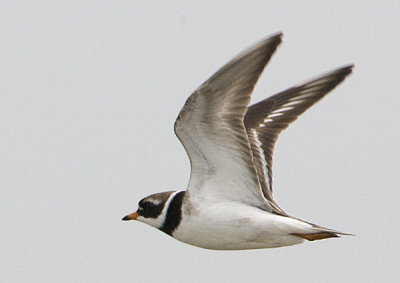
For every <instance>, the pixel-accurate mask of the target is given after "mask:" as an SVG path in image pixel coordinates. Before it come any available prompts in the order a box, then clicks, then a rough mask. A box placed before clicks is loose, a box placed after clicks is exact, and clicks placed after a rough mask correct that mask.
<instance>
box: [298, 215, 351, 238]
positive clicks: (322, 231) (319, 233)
mask: <svg viewBox="0 0 400 283" xmlns="http://www.w3.org/2000/svg"><path fill="white" fill-rule="evenodd" d="M296 219H297V218H296ZM297 220H299V221H301V222H304V223H307V224H309V225H311V226H312V228H313V230H314V231H310V232H303V233H292V235H294V236H297V237H300V238H303V239H306V240H308V241H315V240H323V239H328V238H339V237H340V236H355V235H354V234H348V233H343V232H339V231H336V230H332V229H329V228H325V227H322V226H319V225H316V224H313V223H310V222H307V221H304V220H300V219H297Z"/></svg>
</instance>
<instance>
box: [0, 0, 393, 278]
mask: <svg viewBox="0 0 400 283" xmlns="http://www.w3.org/2000/svg"><path fill="white" fill-rule="evenodd" d="M0 15H1V17H0V26H1V28H0V36H1V37H0V48H1V53H0V56H1V62H0V64H1V75H0V92H1V94H0V118H1V119H0V137H1V139H0V162H1V163H0V186H1V198H0V214H1V241H0V249H1V250H0V260H1V261H0V268H1V271H0V281H2V282H188V281H191V282H267V281H268V282H289V281H290V282H355V281H358V282H378V281H379V282H398V281H399V280H400V276H399V262H400V246H399V237H400V235H399V232H400V230H399V213H400V210H399V201H400V198H399V196H400V193H399V183H400V182H399V181H400V180H399V179H400V178H399V169H400V168H399V157H400V156H399V142H400V131H399V120H400V119H399V117H400V116H399V115H400V114H399V113H400V104H399V101H400V100H399V95H400V93H399V90H400V88H399V86H400V83H399V82H400V80H399V75H400V72H399V71H400V67H399V66H400V55H399V51H400V36H399V35H400V33H399V32H400V30H399V17H400V4H399V1H397V0H394V1H382V0H381V1H134V0H130V1H15V0H14V1H6V0H3V1H1V3H0ZM278 31H283V32H284V34H285V36H284V42H283V44H282V45H281V46H280V48H279V49H278V51H277V53H276V55H275V56H274V57H273V58H272V60H271V62H270V64H269V66H268V67H267V68H266V71H265V72H264V74H263V75H262V77H261V79H260V81H259V83H258V85H257V87H256V90H255V93H254V95H253V100H252V101H253V102H256V101H259V100H261V99H264V98H266V97H267V96H269V95H271V94H273V93H275V92H278V91H280V90H283V89H285V88H288V87H291V86H293V85H294V84H297V83H299V82H301V81H304V80H307V79H310V78H312V77H314V76H316V75H319V74H321V73H324V72H326V71H329V70H331V69H333V68H336V67H339V66H342V65H344V64H348V63H354V64H355V65H356V67H355V70H354V74H353V75H352V76H351V77H350V78H348V79H347V80H346V81H345V82H344V83H343V84H342V85H340V86H339V87H338V88H337V89H335V90H334V91H333V92H332V93H331V94H330V95H329V96H328V97H326V98H325V99H324V100H323V101H321V102H320V103H318V104H317V105H315V106H314V107H313V108H312V109H310V110H309V111H308V112H307V113H305V114H304V115H303V116H302V117H301V118H300V119H299V120H298V121H296V122H295V123H294V124H293V125H292V126H291V127H290V128H289V129H288V130H286V131H285V132H284V133H283V134H282V135H281V138H280V140H279V142H278V144H277V147H276V151H275V159H274V188H275V198H276V199H277V201H278V203H279V204H280V205H281V207H283V208H284V209H285V210H286V211H287V212H288V213H289V214H291V215H294V216H297V217H299V218H302V219H305V220H308V221H311V222H314V223H317V224H320V225H323V226H327V227H330V228H335V229H339V230H342V231H344V232H350V233H354V234H356V235H357V236H356V237H342V238H340V239H329V240H324V241H318V242H307V243H305V244H302V245H298V246H294V247H286V248H279V249H269V250H253V251H234V252H232V251H231V252H221V251H209V250H204V249H200V248H196V247H192V246H189V245H186V244H183V243H180V242H178V241H176V240H174V239H172V238H170V237H168V236H167V235H165V234H164V233H161V232H159V231H157V230H156V229H154V228H152V227H150V226H146V225H145V224H142V223H136V222H122V221H121V217H122V216H124V215H125V214H127V213H130V212H132V211H134V210H135V209H136V208H137V201H138V200H140V199H141V198H142V197H144V196H146V195H149V194H151V193H155V192H159V191H165V190H176V189H180V190H182V189H185V188H186V184H187V181H188V177H189V173H190V172H189V161H188V159H187V156H186V154H185V152H184V150H183V148H182V146H181V145H180V143H179V141H178V140H177V138H176V137H175V135H174V133H173V123H174V121H175V118H176V116H177V115H178V112H179V110H180V108H181V107H182V105H183V103H184V102H185V100H186V98H187V97H188V96H189V95H190V94H191V92H192V91H193V90H194V89H195V88H197V86H199V85H200V84H201V83H202V82H203V81H204V80H206V79H207V78H208V77H209V76H210V75H212V74H213V73H214V72H215V71H216V70H217V69H218V68H219V67H220V66H222V65H223V64H225V63H226V62H227V61H228V60H229V59H230V58H232V57H233V56H234V55H236V54H237V53H238V52H240V51H241V50H243V49H244V48H246V47H247V46H249V45H250V44H252V43H254V42H255V41H258V40H259V39H261V38H263V37H265V36H267V35H269V34H272V33H275V32H278Z"/></svg>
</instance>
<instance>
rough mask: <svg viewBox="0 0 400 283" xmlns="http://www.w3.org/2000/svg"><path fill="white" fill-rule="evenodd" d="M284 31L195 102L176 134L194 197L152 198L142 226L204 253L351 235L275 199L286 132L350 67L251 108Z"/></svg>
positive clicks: (139, 214)
mask: <svg viewBox="0 0 400 283" xmlns="http://www.w3.org/2000/svg"><path fill="white" fill-rule="evenodd" d="M281 41H282V33H278V34H275V35H272V36H270V37H267V38H265V39H263V40H261V41H259V42H258V43H256V44H254V45H252V46H251V47H249V48H248V49H246V50H244V51H243V52H242V53H240V54H239V55H237V56H236V57H235V58H233V59H232V60H231V61H230V62H229V63H227V64H226V65H225V66H223V67H222V68H221V69H219V70H218V71H217V72H216V73H215V74H214V75H213V76H211V78H209V79H208V80H207V81H205V82H204V83H203V84H202V85H200V87H199V88H198V89H196V90H195V91H194V92H193V93H192V95H191V96H190V97H189V98H188V99H187V101H186V103H185V105H184V106H183V108H182V109H181V111H180V113H179V116H178V118H177V119H176V121H175V127H174V129H175V134H176V135H177V137H178V138H179V140H180V141H181V143H182V145H183V147H184V148H185V150H186V153H187V154H188V156H189V159H190V165H191V174H190V180H189V184H188V187H187V190H186V191H168V192H161V193H156V194H152V195H150V196H147V197H145V198H143V199H142V200H140V201H139V205H138V209H137V210H136V211H135V212H133V213H131V214H129V215H126V216H125V217H124V218H123V219H122V220H138V221H140V222H144V223H146V224H149V225H151V226H153V227H155V228H157V229H159V230H161V231H163V232H165V233H166V234H168V235H170V236H172V237H173V238H175V239H177V240H179V241H182V242H184V243H187V244H191V245H194V246H197V247H202V248H206V249H215V250H243V249H260V248H275V247H282V246H290V245H296V244H299V243H302V242H303V241H304V240H308V241H314V240H321V239H325V238H332V237H339V235H350V234H346V233H342V232H339V231H336V230H332V229H328V228H325V227H322V226H319V225H316V224H312V223H309V222H306V221H303V220H300V219H298V218H295V217H292V216H290V215H288V214H287V213H286V212H285V211H284V210H283V209H282V208H281V207H279V205H278V204H277V203H276V202H275V200H274V198H273V190H272V155H273V150H274V146H275V143H276V140H277V139H278V136H279V134H280V133H281V132H282V130H284V129H286V128H287V127H288V126H289V124H290V123H291V122H293V121H295V120H296V119H297V117H298V116H299V115H300V114H302V113H303V112H304V111H306V110H307V109H308V108H309V107H310V106H311V105H313V104H314V103H316V102H317V101H319V100H320V99H322V98H323V97H324V96H325V95H326V94H327V93H328V92H330V91H331V90H332V89H334V88H335V87H336V86H337V85H338V84H340V83H341V82H342V81H343V80H344V79H345V78H346V77H347V76H348V75H349V74H350V73H351V72H352V68H353V65H348V66H344V67H341V68H338V69H336V70H333V71H331V72H328V73H326V74H324V75H321V76H319V77H317V78H316V79H313V80H310V81H308V82H306V83H304V84H300V85H297V86H295V87H292V88H289V89H287V90H285V91H282V92H280V93H278V94H275V95H273V96H271V97H269V98H267V99H265V100H262V101H260V102H258V103H256V104H254V105H251V106H248V104H249V102H250V96H251V93H252V91H253V88H254V86H255V84H256V82H257V80H258V78H259V76H260V75H261V73H262V71H263V70H264V67H265V66H266V64H267V63H268V61H269V60H270V58H271V56H272V54H273V53H274V52H275V50H276V49H277V47H278V46H279V44H280V43H281Z"/></svg>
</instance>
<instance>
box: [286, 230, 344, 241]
mask: <svg viewBox="0 0 400 283" xmlns="http://www.w3.org/2000/svg"><path fill="white" fill-rule="evenodd" d="M292 235H295V236H297V237H300V238H303V239H306V240H308V241H315V240H322V239H327V238H338V237H340V236H339V235H338V234H336V233H334V232H317V233H308V234H301V233H293V234H292Z"/></svg>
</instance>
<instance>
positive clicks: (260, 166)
mask: <svg viewBox="0 0 400 283" xmlns="http://www.w3.org/2000/svg"><path fill="white" fill-rule="evenodd" d="M352 68H353V66H352V65H351V66H346V67H343V68H340V69H337V70H334V71H332V72H330V73H327V74H325V75H322V76H321V77H319V78H317V79H314V80H311V81H309V82H307V83H305V84H302V85H299V86H295V87H292V88H290V89H288V90H285V91H283V92H280V93H278V94H276V95H274V96H271V97H269V98H267V99H265V100H263V101H261V102H259V103H256V104H254V105H252V106H250V107H249V108H248V110H247V113H246V116H245V120H244V122H245V126H246V131H247V134H248V137H249V141H250V144H251V149H252V152H253V156H254V165H255V167H256V171H257V175H258V180H259V182H260V184H261V187H262V191H263V193H264V196H265V197H266V198H267V200H268V201H269V202H270V204H271V207H272V208H273V209H274V212H276V213H278V214H284V215H285V212H284V211H283V210H282V209H281V208H279V206H278V205H277V204H276V203H275V202H274V200H273V197H272V154H273V151H274V146H275V143H276V140H277V139H278V136H279V134H280V133H281V132H282V131H283V130H284V129H286V128H287V127H288V126H289V124H290V123H292V122H293V121H295V120H296V119H297V117H298V116H299V115H300V114H302V113H303V112H304V111H306V110H307V109H308V108H309V107H310V106H311V105H313V104H314V103H316V102H317V101H319V100H320V99H321V98H323V97H324V96H325V95H326V94H327V93H328V92H330V91H331V90H332V89H334V88H335V87H336V86H337V85H338V84H340V83H341V82H342V81H343V80H344V79H345V78H346V76H347V75H349V74H350V73H351V72H352Z"/></svg>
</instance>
